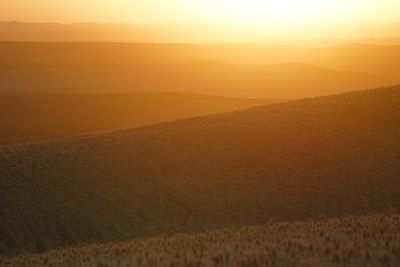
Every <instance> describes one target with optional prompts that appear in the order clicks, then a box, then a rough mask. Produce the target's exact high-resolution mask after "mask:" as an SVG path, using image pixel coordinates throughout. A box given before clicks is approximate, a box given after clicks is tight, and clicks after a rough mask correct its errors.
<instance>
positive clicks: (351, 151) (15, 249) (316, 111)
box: [0, 87, 400, 255]
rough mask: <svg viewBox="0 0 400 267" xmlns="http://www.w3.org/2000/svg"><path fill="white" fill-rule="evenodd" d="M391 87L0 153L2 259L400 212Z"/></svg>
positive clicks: (397, 131) (399, 131)
mask: <svg viewBox="0 0 400 267" xmlns="http://www.w3.org/2000/svg"><path fill="white" fill-rule="evenodd" d="M399 112H400V87H390V88H382V89H376V90H367V91H362V92H354V93H346V94H342V95H336V96H329V97H319V98H312V99H305V100H299V101H294V102H290V103H283V104H275V105H269V106H264V107H257V108H252V109H248V110H245V111H238V112H233V113H224V114H218V115H211V116H206V117H198V118H191V119H184V120H179V121H175V122H169V123H161V124H157V125H153V126H148V127H141V128H136V129H130V130H124V131H119V132H113V133H105V134H98V135H88V136H80V137H74V138H66V139H60V140H57V141H49V142H42V143H38V144H30V145H16V146H10V147H5V148H1V149H0V183H1V185H2V186H1V188H0V194H1V196H2V197H1V198H0V229H1V231H2V232H1V234H0V237H1V240H0V251H1V253H2V254H4V255H10V254H18V253H24V252H37V251H39V252H40V251H46V250H49V249H54V248H60V247H65V246H75V245H79V244H84V243H96V242H108V241H116V240H125V239H129V238H137V237H141V236H154V235H158V234H165V233H175V232H191V231H198V230H203V229H215V228H220V227H234V226H244V225H254V224H260V223H266V222H273V221H282V220H289V221H290V220H302V219H313V218H319V217H324V216H329V217H330V216H338V215H347V214H358V213H360V214H362V213H367V212H375V211H385V210H387V209H389V208H399V206H400V195H399V194H398V192H399V190H400V180H399V174H400V168H399V163H398V162H399V153H400V143H399V142H398V140H399V137H400V117H399V116H398V114H399Z"/></svg>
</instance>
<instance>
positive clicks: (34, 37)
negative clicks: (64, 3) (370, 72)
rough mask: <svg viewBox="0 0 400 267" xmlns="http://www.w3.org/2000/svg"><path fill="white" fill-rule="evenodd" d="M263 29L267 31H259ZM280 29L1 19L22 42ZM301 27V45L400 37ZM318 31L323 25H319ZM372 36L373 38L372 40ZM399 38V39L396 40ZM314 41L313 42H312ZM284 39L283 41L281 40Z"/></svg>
mask: <svg viewBox="0 0 400 267" xmlns="http://www.w3.org/2000/svg"><path fill="white" fill-rule="evenodd" d="M260 30H263V31H264V32H265V34H264V35H260ZM277 30H279V31H281V33H282V36H287V35H288V34H287V32H286V31H287V30H288V29H286V28H285V27H281V28H276V27H274V26H264V28H257V29H252V28H251V27H249V28H246V27H244V28H243V29H241V28H237V27H228V26H226V25H225V26H222V25H219V26H218V25H214V26H213V27H210V26H209V25H200V24H189V25H183V24H172V25H156V24H117V23H108V24H107V23H30V22H18V21H8V22H7V21H3V22H0V41H23V42H135V43H148V42H150V43H226V42H243V40H246V42H276V43H279V42H280V41H279V39H278V38H277V37H276V36H274V34H273V33H274V32H276V31H277ZM301 30H304V31H311V32H312V31H313V30H314V31H315V29H313V28H312V27H311V28H310V27H304V29H303V28H301V27H300V29H299V32H298V33H297V34H296V33H293V31H291V32H290V33H291V34H290V35H291V36H293V35H294V36H296V37H295V38H293V40H291V42H297V43H299V44H302V45H306V46H307V45H309V44H314V45H320V46H324V45H333V44H335V43H337V41H338V40H342V42H341V43H348V42H360V41H362V42H364V43H370V42H371V43H381V44H391V43H393V42H394V43H397V44H400V42H398V41H399V40H398V38H399V37H400V24H396V23H394V24H387V25H372V26H371V25H368V26H355V25H352V26H343V25H341V26H334V25H332V26H328V25H326V29H325V30H326V31H328V32H329V33H330V36H329V37H330V38H331V39H332V40H331V41H329V42H327V38H320V40H318V37H317V35H312V34H311V35H310V37H309V38H308V39H307V38H305V37H304V36H308V35H304V36H303V35H301V33H300V32H301ZM318 30H319V32H321V29H320V28H318ZM369 39H373V40H369ZM396 40H397V42H396ZM310 41H311V42H310ZM281 42H282V41H281Z"/></svg>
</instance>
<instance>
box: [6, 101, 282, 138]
mask: <svg viewBox="0 0 400 267" xmlns="http://www.w3.org/2000/svg"><path fill="white" fill-rule="evenodd" d="M276 102H278V101H275V100H267V99H239V98H228V97H220V96H208V95H194V94H176V93H175V94H174V93H127V94H115V93H114V94H9V95H0V114H6V115H3V116H0V146H1V145H9V144H16V143H25V142H32V141H40V140H46V139H49V138H55V137H63V136H68V135H77V134H91V133H98V132H106V131H115V130H120V129H127V128H134V127H138V126H143V125H146V124H154V123H159V122H164V121H170V120H176V119H182V118H187V117H194V116H202V115H208V114H212V113H219V112H227V111H234V110H239V109H245V108H250V107H254V106H260V105H266V104H270V103H276Z"/></svg>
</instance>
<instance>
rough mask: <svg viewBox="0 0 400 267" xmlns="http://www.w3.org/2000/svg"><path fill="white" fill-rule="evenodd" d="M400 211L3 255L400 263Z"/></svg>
mask: <svg viewBox="0 0 400 267" xmlns="http://www.w3.org/2000/svg"><path fill="white" fill-rule="evenodd" d="M399 244H400V216H399V215H398V214H395V213H394V214H371V215H368V216H363V217H357V216H352V217H343V218H334V219H325V220H317V221H306V222H295V223H278V224H270V225H263V226H257V227H250V228H243V229H226V230H220V231H212V232H207V233H200V234H192V235H176V236H172V237H169V236H162V237H157V238H151V239H139V240H135V241H132V242H129V243H120V244H118V243H116V244H103V245H97V246H88V247H82V248H75V249H66V250H60V251H52V252H49V253H46V254H41V255H24V256H20V257H17V258H15V259H3V260H1V259H0V264H3V265H4V266H10V267H11V266H87V267H89V266H146V267H149V266H176V267H180V266H182V267H184V266H238V267H245V266H293V267H295V266H299V267H300V266H309V267H328V266H329V267H334V266H352V267H356V266H360V267H361V266H362V267H368V266H375V267H378V266H398V265H399V264H400V245H399Z"/></svg>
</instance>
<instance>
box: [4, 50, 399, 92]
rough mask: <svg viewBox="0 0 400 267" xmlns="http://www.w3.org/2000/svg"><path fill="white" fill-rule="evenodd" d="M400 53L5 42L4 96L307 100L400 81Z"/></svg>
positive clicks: (385, 51) (397, 51)
mask: <svg viewBox="0 0 400 267" xmlns="http://www.w3.org/2000/svg"><path fill="white" fill-rule="evenodd" d="M398 62H400V47H399V46H372V45H356V44H351V45H350V44H347V45H341V46H334V47H324V48H301V47H294V46H284V45H261V44H259V45H257V44H254V45H250V44H248V45H245V44H226V45H195V44H129V43H125V44H116V43H0V92H1V93H71V92H75V93H82V92H84V93H87V92H90V93H99V92H102V93H104V92H114V93H115V92H160V91H163V92H181V93H201V94H217V95H225V96H231V97H232V96H233V97H247V98H286V99H287V98H291V99H297V98H303V97H311V96H320V95H326V94H337V93H342V92H344V91H350V90H360V89H365V88H372V87H380V86H387V85H391V84H397V83H399V82H400V78H399V77H400V72H399V70H400V65H399V63H398Z"/></svg>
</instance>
